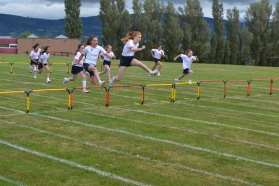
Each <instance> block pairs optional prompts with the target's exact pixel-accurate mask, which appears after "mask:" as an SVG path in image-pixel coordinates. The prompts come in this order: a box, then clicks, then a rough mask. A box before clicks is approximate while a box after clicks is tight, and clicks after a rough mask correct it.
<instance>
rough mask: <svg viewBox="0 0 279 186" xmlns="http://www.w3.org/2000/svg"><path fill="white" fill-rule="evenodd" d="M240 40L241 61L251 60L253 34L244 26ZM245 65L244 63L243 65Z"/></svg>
mask: <svg viewBox="0 0 279 186" xmlns="http://www.w3.org/2000/svg"><path fill="white" fill-rule="evenodd" d="M239 35H240V36H239V38H240V58H241V61H246V60H250V59H251V47H250V46H251V43H252V40H253V34H252V33H251V32H249V30H248V28H247V27H246V26H244V27H243V28H242V30H241V31H240V34H239ZM242 64H244V63H242Z"/></svg>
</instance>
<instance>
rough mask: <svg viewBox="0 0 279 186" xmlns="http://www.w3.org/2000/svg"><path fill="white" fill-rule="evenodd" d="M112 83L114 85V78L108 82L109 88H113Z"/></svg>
mask: <svg viewBox="0 0 279 186" xmlns="http://www.w3.org/2000/svg"><path fill="white" fill-rule="evenodd" d="M113 83H114V77H112V78H111V79H110V80H109V84H110V86H111V87H112V86H113Z"/></svg>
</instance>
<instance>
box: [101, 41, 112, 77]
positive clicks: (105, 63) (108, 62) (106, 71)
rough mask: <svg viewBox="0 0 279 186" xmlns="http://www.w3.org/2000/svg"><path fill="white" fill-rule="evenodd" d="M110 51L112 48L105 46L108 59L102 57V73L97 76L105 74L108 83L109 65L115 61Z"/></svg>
mask: <svg viewBox="0 0 279 186" xmlns="http://www.w3.org/2000/svg"><path fill="white" fill-rule="evenodd" d="M111 50H112V46H111V45H107V46H106V51H107V53H108V54H109V56H110V57H107V56H104V62H103V66H104V71H102V72H100V73H99V75H102V74H106V73H107V74H108V79H109V81H110V64H111V60H113V59H115V55H114V53H113V52H112V51H111Z"/></svg>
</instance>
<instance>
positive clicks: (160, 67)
mask: <svg viewBox="0 0 279 186" xmlns="http://www.w3.org/2000/svg"><path fill="white" fill-rule="evenodd" d="M157 65H159V68H158V72H160V70H161V69H162V67H163V64H162V63H161V61H158V62H157ZM152 70H153V69H152Z"/></svg>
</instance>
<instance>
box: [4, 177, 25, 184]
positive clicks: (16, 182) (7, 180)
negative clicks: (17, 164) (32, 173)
mask: <svg viewBox="0 0 279 186" xmlns="http://www.w3.org/2000/svg"><path fill="white" fill-rule="evenodd" d="M0 180H3V181H5V182H8V183H12V184H15V185H18V186H26V184H24V183H21V182H19V181H15V180H12V179H10V178H6V177H4V176H2V175H0Z"/></svg>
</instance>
